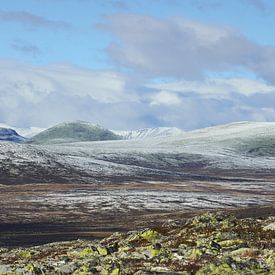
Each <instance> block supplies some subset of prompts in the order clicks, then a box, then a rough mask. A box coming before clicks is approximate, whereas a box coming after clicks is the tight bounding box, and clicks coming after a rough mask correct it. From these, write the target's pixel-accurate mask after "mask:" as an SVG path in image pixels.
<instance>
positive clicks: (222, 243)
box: [219, 240, 246, 248]
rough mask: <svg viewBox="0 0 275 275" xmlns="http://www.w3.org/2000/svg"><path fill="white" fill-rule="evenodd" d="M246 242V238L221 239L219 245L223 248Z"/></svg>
mask: <svg viewBox="0 0 275 275" xmlns="http://www.w3.org/2000/svg"><path fill="white" fill-rule="evenodd" d="M245 243H246V242H245V241H244V240H225V241H220V242H219V245H220V246H221V247H222V248H227V247H232V246H238V245H240V244H245Z"/></svg>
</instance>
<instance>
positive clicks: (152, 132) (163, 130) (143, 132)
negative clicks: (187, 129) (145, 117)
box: [112, 127, 184, 139]
mask: <svg viewBox="0 0 275 275" xmlns="http://www.w3.org/2000/svg"><path fill="white" fill-rule="evenodd" d="M112 132H114V133H115V134H117V135H120V136H122V137H123V138H124V139H145V138H160V137H168V136H176V135H179V134H182V133H184V132H183V131H182V130H180V129H178V128H175V127H156V128H145V129H140V130H134V131H118V130H112Z"/></svg>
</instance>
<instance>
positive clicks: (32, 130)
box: [0, 123, 45, 138]
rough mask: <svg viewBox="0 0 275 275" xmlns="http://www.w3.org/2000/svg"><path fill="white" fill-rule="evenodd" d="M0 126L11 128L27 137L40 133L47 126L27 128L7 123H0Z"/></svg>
mask: <svg viewBox="0 0 275 275" xmlns="http://www.w3.org/2000/svg"><path fill="white" fill-rule="evenodd" d="M0 127H3V128H9V129H13V130H15V131H16V132H17V133H18V134H19V135H21V136H23V137H26V138H31V137H33V136H35V135H37V134H38V133H40V132H42V131H44V130H45V128H40V127H26V128H19V127H14V126H10V125H7V124H5V123H0Z"/></svg>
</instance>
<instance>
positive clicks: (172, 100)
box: [150, 91, 181, 106]
mask: <svg viewBox="0 0 275 275" xmlns="http://www.w3.org/2000/svg"><path fill="white" fill-rule="evenodd" d="M151 100H152V101H151V103H150V105H152V106H153V105H167V106H170V105H178V104H180V103H181V99H180V97H179V96H178V95H177V94H176V93H172V92H169V91H160V92H158V93H155V94H153V95H152V96H151Z"/></svg>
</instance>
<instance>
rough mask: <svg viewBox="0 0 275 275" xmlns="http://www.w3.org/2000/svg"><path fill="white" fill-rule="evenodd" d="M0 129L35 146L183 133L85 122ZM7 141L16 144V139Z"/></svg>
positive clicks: (158, 128)
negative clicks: (102, 125)
mask: <svg viewBox="0 0 275 275" xmlns="http://www.w3.org/2000/svg"><path fill="white" fill-rule="evenodd" d="M0 127H3V128H6V129H13V130H15V131H16V132H17V133H18V134H19V135H21V136H22V137H24V138H26V140H27V141H28V142H29V143H35V144H57V143H68V142H78V141H79V142H84V141H104V140H118V139H127V140H129V139H148V138H161V137H169V136H175V135H179V134H182V133H184V131H182V130H180V129H178V128H175V127H155V128H145V129H140V130H134V131H118V130H108V129H105V128H103V127H101V126H99V125H95V124H92V123H89V122H85V121H74V122H65V123H61V124H58V125H55V126H53V127H50V128H48V129H45V128H39V127H28V128H18V127H12V126H9V125H7V124H4V123H0ZM0 140H1V137H0ZM9 141H14V142H17V141H16V139H14V140H9ZM20 142H21V141H20Z"/></svg>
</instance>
